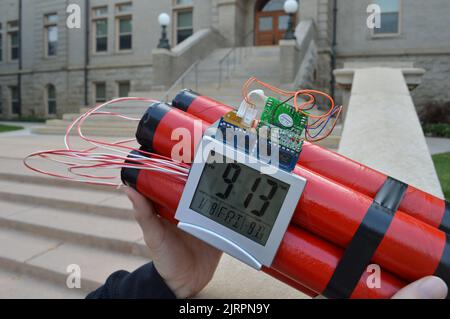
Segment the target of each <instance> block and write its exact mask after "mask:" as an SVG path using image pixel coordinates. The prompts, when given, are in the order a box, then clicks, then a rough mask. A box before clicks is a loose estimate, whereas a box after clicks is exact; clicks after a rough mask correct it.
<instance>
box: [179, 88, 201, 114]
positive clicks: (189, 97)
mask: <svg viewBox="0 0 450 319" xmlns="http://www.w3.org/2000/svg"><path fill="white" fill-rule="evenodd" d="M199 96H200V94H199V93H197V92H194V91H192V90H189V89H184V90H182V91H181V92H180V93H178V94H177V95H176V96H175V98H174V99H173V101H172V106H173V107H176V108H177V109H179V110H182V111H183V112H187V110H188V109H189V106H191V104H192V102H193V101H194V100H195V99H196V98H197V97H199Z"/></svg>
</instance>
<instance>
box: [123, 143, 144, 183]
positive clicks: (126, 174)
mask: <svg viewBox="0 0 450 319" xmlns="http://www.w3.org/2000/svg"><path fill="white" fill-rule="evenodd" d="M136 155H137V156H136ZM142 155H143V154H141V153H140V152H139V151H132V152H130V154H129V155H128V156H127V157H128V158H138V156H142ZM125 163H127V164H135V165H136V164H138V165H140V164H139V162H136V161H130V160H126V161H125ZM138 175H139V169H138V168H133V167H122V170H121V171H120V178H121V179H122V183H124V184H125V185H127V186H129V187H131V188H134V189H136V183H137V179H138Z"/></svg>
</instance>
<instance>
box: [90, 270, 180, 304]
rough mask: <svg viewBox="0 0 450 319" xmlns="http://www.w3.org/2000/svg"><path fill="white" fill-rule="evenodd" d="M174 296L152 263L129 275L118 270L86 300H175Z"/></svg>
mask: <svg viewBox="0 0 450 319" xmlns="http://www.w3.org/2000/svg"><path fill="white" fill-rule="evenodd" d="M175 298H176V296H175V295H174V293H173V292H172V291H171V290H170V288H169V287H168V286H167V285H166V283H165V282H164V279H162V278H161V276H160V274H159V273H158V271H157V270H156V268H155V266H154V265H153V263H148V264H145V265H144V266H142V267H140V268H138V269H137V270H135V271H133V272H132V273H129V272H127V271H125V270H120V271H117V272H115V273H113V274H112V275H111V276H109V277H108V279H107V280H106V282H105V284H104V285H103V286H101V287H99V288H98V289H97V290H95V291H93V292H91V293H90V294H89V295H87V297H86V299H175Z"/></svg>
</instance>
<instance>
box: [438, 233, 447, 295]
mask: <svg viewBox="0 0 450 319" xmlns="http://www.w3.org/2000/svg"><path fill="white" fill-rule="evenodd" d="M445 238H446V239H445V246H444V252H443V253H442V257H441V261H440V263H439V266H438V267H437V269H436V271H435V272H434V275H435V276H437V277H439V278H441V279H442V280H444V281H445V282H446V284H447V286H448V285H450V271H449V269H450V235H449V234H447V233H446V234H445ZM447 299H450V290H449V292H448V293H447Z"/></svg>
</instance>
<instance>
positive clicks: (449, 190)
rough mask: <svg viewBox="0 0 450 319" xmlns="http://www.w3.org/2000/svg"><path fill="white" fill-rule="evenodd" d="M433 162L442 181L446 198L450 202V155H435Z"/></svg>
mask: <svg viewBox="0 0 450 319" xmlns="http://www.w3.org/2000/svg"><path fill="white" fill-rule="evenodd" d="M433 162H434V166H435V167H436V172H437V174H438V176H439V180H440V181H441V185H442V190H443V191H444V196H445V198H446V199H447V200H450V153H444V154H436V155H433Z"/></svg>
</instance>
